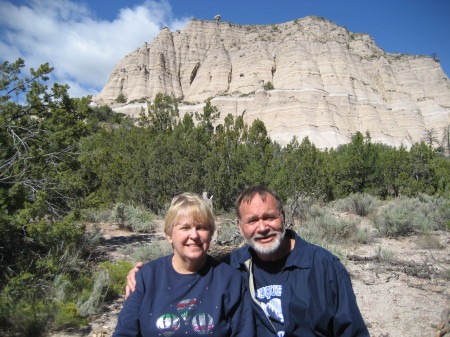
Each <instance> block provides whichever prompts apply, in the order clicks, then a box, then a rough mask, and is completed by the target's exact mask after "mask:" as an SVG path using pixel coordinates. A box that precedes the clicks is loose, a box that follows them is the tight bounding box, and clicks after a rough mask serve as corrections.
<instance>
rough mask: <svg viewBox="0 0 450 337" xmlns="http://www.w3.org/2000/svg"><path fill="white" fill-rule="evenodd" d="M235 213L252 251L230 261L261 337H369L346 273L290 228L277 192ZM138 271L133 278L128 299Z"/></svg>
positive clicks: (252, 199) (254, 197)
mask: <svg viewBox="0 0 450 337" xmlns="http://www.w3.org/2000/svg"><path fill="white" fill-rule="evenodd" d="M235 210H236V215H237V218H238V227H239V230H240V232H241V234H242V236H243V237H244V239H245V241H246V243H247V245H246V246H244V247H241V248H239V249H237V250H236V251H234V252H232V253H231V254H230V255H229V256H227V257H226V258H225V261H226V262H227V263H229V264H230V265H231V266H233V267H235V268H236V269H238V270H240V271H241V273H242V274H243V276H244V277H245V279H246V281H247V282H246V284H247V287H248V289H249V293H250V294H251V296H252V299H253V311H254V315H255V321H256V331H257V336H258V337H265V336H278V337H283V336H285V337H287V336H302V337H308V336H346V337H347V336H348V337H350V336H351V337H355V336H358V337H363V336H364V337H365V336H369V332H368V330H367V327H366V325H365V324H364V321H363V318H362V316H361V313H360V311H359V308H358V305H357V303H356V297H355V294H354V292H353V289H352V284H351V281H350V277H349V275H348V273H347V271H346V270H345V267H344V266H343V265H342V263H341V262H340V261H339V260H338V258H337V257H335V256H334V255H332V254H331V253H330V252H328V251H327V250H325V249H323V248H321V247H318V246H315V245H312V244H310V243H308V242H306V241H304V240H303V239H301V238H300V237H299V236H298V235H297V234H296V233H295V232H294V231H292V230H289V229H286V228H285V216H284V211H283V205H282V203H281V201H280V199H279V198H278V196H277V195H276V194H275V193H274V192H272V191H270V190H268V189H267V188H265V187H263V186H255V187H251V188H249V189H247V190H245V191H244V192H243V193H242V194H241V195H240V196H239V197H238V199H237V201H236V205H235ZM136 270H137V268H134V269H133V270H132V271H130V274H129V276H128V285H127V294H128V293H129V291H130V289H133V288H134V273H135V272H136ZM133 290H134V289H133Z"/></svg>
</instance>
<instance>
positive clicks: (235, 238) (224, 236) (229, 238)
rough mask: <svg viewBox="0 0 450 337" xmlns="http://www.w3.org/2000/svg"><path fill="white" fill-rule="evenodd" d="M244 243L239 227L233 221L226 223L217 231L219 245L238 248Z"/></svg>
mask: <svg viewBox="0 0 450 337" xmlns="http://www.w3.org/2000/svg"><path fill="white" fill-rule="evenodd" d="M241 242H242V237H241V234H240V233H239V229H238V226H237V225H236V223H234V222H233V221H231V220H229V221H224V222H222V223H221V225H220V226H219V228H218V230H217V244H218V245H229V246H237V245H239V244H240V243H241Z"/></svg>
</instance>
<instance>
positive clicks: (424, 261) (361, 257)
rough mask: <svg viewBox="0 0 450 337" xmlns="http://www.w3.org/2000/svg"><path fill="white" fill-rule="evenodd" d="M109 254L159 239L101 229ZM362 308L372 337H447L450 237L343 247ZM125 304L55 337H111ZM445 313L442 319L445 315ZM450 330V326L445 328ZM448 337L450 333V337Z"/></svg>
mask: <svg viewBox="0 0 450 337" xmlns="http://www.w3.org/2000/svg"><path fill="white" fill-rule="evenodd" d="M102 231H103V233H104V238H105V240H104V244H103V246H102V247H101V249H103V250H105V252H107V254H108V255H109V256H110V258H111V259H117V258H120V256H119V255H118V254H120V250H118V247H121V246H123V245H124V244H142V243H145V242H149V241H151V240H152V239H154V238H155V236H158V237H159V236H162V234H161V233H162V232H161V233H157V234H155V235H148V234H147V235H136V234H133V233H130V232H124V231H120V230H117V228H115V227H111V226H108V225H104V226H102ZM341 249H343V250H345V253H346V254H347V261H346V267H347V269H348V271H349V272H350V275H351V277H352V282H353V287H354V291H355V293H356V296H357V299H358V304H359V307H360V309H361V311H362V314H363V317H364V319H365V321H366V323H367V326H368V328H369V331H370V334H371V336H373V337H388V336H389V337H406V336H408V337H429V336H438V337H440V336H444V335H445V328H441V326H439V324H440V323H441V321H442V319H441V315H445V316H446V317H445V320H446V321H447V324H448V323H449V322H448V320H449V319H450V317H448V315H449V311H447V312H445V310H446V309H450V288H449V284H450V233H449V232H448V231H447V232H435V233H431V234H430V235H427V236H423V235H422V236H410V237H406V238H400V239H388V238H375V239H374V240H372V241H371V242H370V243H368V244H365V245H358V246H349V247H346V248H344V247H342V248H341ZM123 301H124V299H123V298H120V299H118V300H117V301H115V302H112V303H105V304H103V306H102V307H101V310H100V312H99V313H98V315H96V316H95V317H92V319H91V322H90V324H89V327H87V328H85V329H83V330H81V331H71V332H59V333H56V334H53V335H52V337H81V336H89V337H100V336H101V337H108V336H111V334H112V332H113V331H114V327H115V324H116V321H117V315H118V313H119V311H120V309H121V307H122V304H123ZM443 312H444V313H443ZM447 327H448V325H447ZM446 335H447V336H450V332H448V333H447V334H446Z"/></svg>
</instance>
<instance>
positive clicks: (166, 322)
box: [156, 298, 214, 336]
mask: <svg viewBox="0 0 450 337" xmlns="http://www.w3.org/2000/svg"><path fill="white" fill-rule="evenodd" d="M198 303H199V301H198V300H197V299H195V298H193V299H186V300H182V301H180V302H179V303H178V304H177V312H178V313H179V315H180V316H181V319H180V317H179V316H177V315H174V314H164V315H161V316H160V317H159V318H158V320H157V321H156V327H157V329H158V330H159V331H161V333H162V334H163V335H164V336H171V335H172V334H173V333H174V332H175V331H178V330H179V329H180V328H182V326H183V325H184V326H186V328H185V329H188V330H190V329H193V330H194V331H195V332H196V333H197V334H199V335H207V334H209V333H211V331H212V330H213V329H214V319H213V318H212V316H211V315H210V314H207V313H204V312H201V313H197V314H195V315H194V316H193V317H192V315H193V314H194V313H195V310H197V306H198ZM191 317H192V320H191Z"/></svg>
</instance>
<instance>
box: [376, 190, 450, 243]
mask: <svg viewBox="0 0 450 337" xmlns="http://www.w3.org/2000/svg"><path fill="white" fill-rule="evenodd" d="M443 204H445V201H444V200H442V198H438V197H432V196H426V195H420V196H419V197H418V198H411V199H408V198H401V199H397V200H394V201H393V202H391V203H390V204H388V205H387V207H386V208H385V209H384V210H383V211H382V212H381V213H380V214H379V215H378V216H377V218H376V219H375V226H376V227H377V229H378V230H379V231H380V233H381V234H382V235H385V236H388V237H399V236H407V235H410V234H413V233H416V232H422V233H428V232H429V231H432V230H436V229H442V228H443V227H444V224H443V220H442V219H443V218H445V217H446V215H445V211H442V209H443V208H442V205H443Z"/></svg>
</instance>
